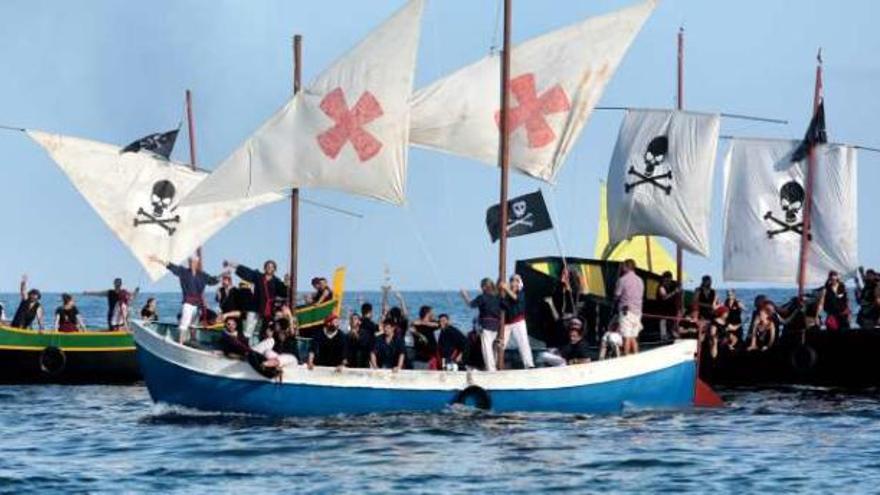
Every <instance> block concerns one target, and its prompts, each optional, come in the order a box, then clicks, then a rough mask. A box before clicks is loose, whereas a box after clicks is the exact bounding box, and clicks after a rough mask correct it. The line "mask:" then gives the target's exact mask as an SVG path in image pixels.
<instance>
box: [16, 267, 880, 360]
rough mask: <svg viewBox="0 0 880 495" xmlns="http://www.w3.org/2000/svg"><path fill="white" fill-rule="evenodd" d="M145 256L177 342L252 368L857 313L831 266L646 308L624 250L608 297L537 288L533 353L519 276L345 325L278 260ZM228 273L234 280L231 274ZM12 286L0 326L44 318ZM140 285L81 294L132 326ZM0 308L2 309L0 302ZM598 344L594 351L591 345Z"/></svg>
mask: <svg viewBox="0 0 880 495" xmlns="http://www.w3.org/2000/svg"><path fill="white" fill-rule="evenodd" d="M152 260H153V261H154V262H156V263H161V264H162V265H163V266H165V267H166V268H167V269H168V271H169V272H170V273H171V274H173V275H175V276H176V277H177V278H178V281H179V284H180V290H181V302H180V309H179V311H178V314H177V338H178V341H179V343H181V344H185V343H186V344H189V345H199V344H198V335H197V329H198V328H201V327H205V326H211V325H218V326H219V325H222V326H223V332H222V337H221V338H220V348H221V349H220V352H222V353H223V354H225V355H228V356H232V357H241V358H243V359H249V360H251V361H255V362H256V364H257V365H258V366H259V368H260V369H261V370H277V369H281V368H284V367H285V366H289V365H291V364H303V365H305V366H306V367H308V368H310V369H311V368H314V367H315V366H329V367H335V368H342V367H349V368H387V369H391V370H400V369H404V368H418V369H429V370H457V369H462V368H468V369H482V370H487V371H495V370H497V369H499V368H501V363H499V362H498V361H499V360H502V359H504V356H505V355H506V354H505V350H506V349H507V347H508V345H509V344H510V343H511V342H513V343H515V346H516V349H517V350H518V352H517V353H516V354H517V355H518V362H516V364H515V365H516V367H522V368H533V367H535V366H560V365H567V364H580V363H584V362H588V361H590V359H592V358H594V357H596V358H598V359H606V358H610V357H617V356H621V355H626V354H634V353H638V352H639V335H640V333H641V331H642V330H643V328H644V324H645V322H646V321H648V320H649V319H651V318H653V319H656V320H658V323H659V325H658V326H659V336H660V340H661V341H669V340H673V339H678V338H697V339H699V340H700V341H701V342H703V343H704V346H705V347H706V348H707V349H708V351H709V353H710V355H711V356H712V357H716V356H718V355H719V354H723V353H733V352H764V351H768V350H770V349H771V348H773V347H774V345H775V344H776V343H777V342H779V339H780V338H781V336H782V335H783V334H788V335H797V334H799V333H800V334H803V333H804V332H806V331H807V330H810V329H815V328H820V327H821V328H825V329H827V330H828V331H842V330H848V329H850V327H851V320H852V319H853V318H852V315H851V310H850V304H849V302H850V301H849V297H850V296H849V292H848V290H847V288H846V285H845V284H844V282H843V281H842V280H841V278H840V276H839V274H837V273H835V272H831V273H829V275H828V279H827V281H826V283H825V284H824V285H823V286H822V287H820V288H818V289H816V290H814V291H811V292H809V293H807V294H805V295H803V296H799V297H795V298H792V299H791V300H789V301H787V302H785V303H784V304H776V303H775V302H773V301H772V300H770V299H769V298H768V297H766V296H765V295H759V296H757V297H756V298H755V300H754V301H753V304H752V306H751V308H747V306H746V304H744V303H743V302H742V301H740V300H739V299H738V297H737V294H736V292H735V291H734V290H728V291H727V294H726V297H725V298H724V299H721V298H720V297H719V296H718V293H717V291H716V289H715V288H714V287H713V284H712V279H711V277H709V276H704V277H702V280H701V283H700V285H699V286H698V287H697V288H696V289H695V290H694V292H693V296H692V298H691V302H690V305H689V306H688V307H687V309H686V310H685V311H682V310H681V309H680V308H681V307H682V305H681V303H682V301H683V292H682V288H681V286H680V285H679V284H678V283H677V282H676V281H675V280H674V279H673V276H672V274H671V273H670V272H666V273H664V274H663V275H662V276H661V278H660V281H659V283H658V284H656V288H655V289H653V290H654V293H653V294H651V295H650V296H651V297H649V299H652V300H653V302H654V306H653V308H654V309H655V311H654V312H655V313H656V314H647V315H646V314H644V313H643V307H644V302H645V298H646V296H648V294H646V289H645V283H644V281H643V279H642V278H641V277H640V276H639V275H638V274H637V273H636V266H635V263H634V262H633V260H626V261H624V262H622V263H621V272H620V274H619V277H618V278H617V282H616V286H615V290H614V293H613V298H611V302H610V303H609V302H608V301H605V302H602V301H596V300H595V299H594V300H592V302H590V303H585V301H588V300H589V299H586V300H585V299H584V298H583V297H582V295H583V294H585V293H586V292H587V291H585V290H582V288H581V287H580V284H581V283H582V282H581V281H580V278H579V276H578V275H577V274H575V273H573V272H571V271H569V270H567V269H566V270H563V272H562V274H561V275H560V277H559V289H558V290H559V294H554V296H553V297H547V298H546V299H545V302H546V304H547V306H548V310H549V314H550V315H552V316H551V320H552V321H553V322H554V323H553V325H554V326H553V327H552V330H551V331H550V333H549V334H548V333H546V332H545V337H547V338H545V339H544V340H545V341H546V344H547V345H546V348H545V347H544V346H543V345H542V346H541V349H539V351H540V352H533V342H532V341H531V340H530V338H529V329H528V327H527V325H528V323H527V321H526V313H527V304H526V299H525V290H524V284H523V280H522V278H521V277H520V276H519V275H513V276H512V277H510V278H509V279H508V280H503V281H499V282H497V283H496V282H495V281H493V280H492V279H490V278H484V279H483V280H481V282H480V292H479V294H477V295H476V296H474V297H471V295H470V294H469V293H468V291H466V290H462V291H461V297H462V300H463V301H464V303H465V304H466V305H467V306H468V307H469V308H472V309H473V310H475V311H476V316H475V318H474V320H473V325H472V329H471V330H469V331H462V330H460V329H459V328H458V327H456V325H455V323H454V322H453V320H452V318H451V317H450V315H449V314H445V313H444V314H439V315H436V314H435V311H434V308H433V307H432V306H430V305H424V306H421V307H420V308H419V310H418V313H417V315H415V316H416V317H415V318H412V317H411V316H410V314H409V311H408V308H407V305H406V301H405V300H404V298H403V296H402V295H401V294H400V293H399V292H396V291H392V290H391V288H390V287H384V288H383V293H382V301H381V309H380V310H379V311H378V312H375V311H374V307H373V305H372V303H370V302H364V303H363V304H361V305H360V308H359V310H360V311H359V312H352V313H350V314H346V315H344V320H345V321H344V322H342V323H341V322H340V317H339V316H337V315H336V314H335V313H334V314H330V315H329V316H327V317H326V318H325V319H324V320H323V321H316V322H309V324H307V325H300V322H298V321H297V318H296V316H295V312H294V311H293V310H292V309H291V307H290V305H289V294H288V291H289V278H288V277H287V276H284V277H279V275H278V270H277V264H276V263H275V262H274V261H271V260H268V261H266V262H265V263H264V264H263V266H262V269H261V270H258V269H254V268H250V267H247V266H245V265H241V264H239V263H236V262H232V261H224V262H223V268H224V271H223V272H222V273H221V274H220V275H219V276H215V275H211V274H208V273H206V272H205V271H204V270H203V268H202V264H201V262H200V260H199V259H198V257H195V256H194V257H191V258H190V259H189V260H188V261H187V264H186V266H182V265H177V264H173V263H169V262H166V261H164V260H161V259H158V258H153V259H152ZM233 277H237V278H238V279H239V280H238V283H237V284H235V283H234V282H233ZM311 285H312V288H313V292H312V293H311V294H309V295H307V296H306V297H305V298H304V299H303V300H302V301H297V302H298V303H299V302H301V303H302V304H303V305H312V304H320V303H324V302H328V301H332V300H333V299H334V297H335V296H334V294H333V292H332V290H331V288H330V286H329V284H328V282H327V279H325V278H323V277H316V278H314V279H312V284H311ZM210 286H218V288H217V290H216V293H215V295H214V303H215V304H214V305H213V307H211V306H210V305H208V304H207V303H206V299H205V291H206V290H207V288H208V287H210ZM856 286H857V287H856V289H855V292H854V294H853V295H854V297H855V300H856V301H857V303H858V307H859V310H858V313H857V315H856V317H855V322H856V324H857V325H858V326H859V327H862V328H873V327H876V326H877V325H878V320H880V274H878V273H877V272H876V271H874V270H860V277H858V278H857V279H856ZM19 292H20V297H21V300H20V303H19V305H18V307H17V309H16V311H15V313H14V316H13V318H12V319H11V321H9V322H8V324H9V326H12V327H17V328H34V327H36V328H38V329H40V330H42V329H44V328H45V321H44V317H45V315H44V312H43V307H42V302H41V301H42V294H41V293H40V291H39V290H37V289H34V288H28V279H27V277H26V276H24V277H22V280H21V284H20V291H19ZM138 293H139V289H135V290H134V291H129V290H127V289H126V288H124V286H123V283H122V280H121V279H119V278H117V279H115V280H114V281H113V285H112V288H110V289H107V290H100V291H86V292H83V293H81V295H82V296H85V297H103V298H106V300H107V320H106V324H107V328H108V329H109V330H116V331H118V330H127V329H128V322H129V319H130V318H131V317H132V315H131V310H130V307H131V305H132V304H134V302H135V300H136V298H137V295H138ZM392 298H393V299H395V304H392V301H391V300H392ZM747 309H750V310H751V318H748V319H747V318H745V317H744V315H745V314H746V312H747ZM139 316H140V318H141V319H142V320H144V321H147V322H158V321H159V320H160V315H159V312H158V305H157V301H156V299H155V298H153V297H150V298H148V299H147V300H146V302H145V303H144V305H143V307H142V308H141V310H140V314H139ZM0 317H2V318H3V321H4V322H5V321H6V317H5V309H4V308H3V307H2V306H0ZM51 328H54V329H55V330H57V331H59V332H77V331H83V330H85V329H86V323H85V321H84V318H83V316H82V314H81V312H80V311H79V309H78V307H77V305H76V299H75V297H74V296H73V295H72V294H67V293H65V294H62V295H61V305H60V306H58V308H57V309H56V310H55V313H54V324H53V325H52V327H51ZM597 347H598V352H597V353H594V351H593V349H595V348H597ZM514 361H516V359H515V358H514ZM506 367H510V366H509V364H508V365H507V366H506Z"/></svg>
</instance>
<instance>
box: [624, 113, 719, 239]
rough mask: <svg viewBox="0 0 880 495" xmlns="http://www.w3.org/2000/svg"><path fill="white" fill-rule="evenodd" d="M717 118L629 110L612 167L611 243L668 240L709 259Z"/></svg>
mask: <svg viewBox="0 0 880 495" xmlns="http://www.w3.org/2000/svg"><path fill="white" fill-rule="evenodd" d="M720 124H721V118H720V116H719V115H718V114H701V113H692V112H682V111H675V110H630V111H627V112H626V115H625V117H624V119H623V124H621V126H620V133H619V134H618V137H617V145H616V146H615V148H614V155H613V156H612V158H611V166H610V167H609V169H608V228H609V244H610V245H612V246H613V245H617V244H618V243H619V242H621V241H624V240H626V239H629V238H631V237H633V236H637V235H655V236H661V237H666V238H668V239H670V240H671V241H673V242H675V243H677V244H679V245H680V246H682V248H684V249H686V250H688V251H690V252H693V253H696V254H699V255H702V256H708V255H709V219H710V213H711V211H710V210H711V206H712V177H713V174H714V170H715V153H716V151H717V149H718V130H719V127H720Z"/></svg>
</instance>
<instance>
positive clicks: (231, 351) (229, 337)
mask: <svg viewBox="0 0 880 495" xmlns="http://www.w3.org/2000/svg"><path fill="white" fill-rule="evenodd" d="M250 350H251V348H250V346H249V345H248V342H247V340H246V339H245V338H244V335H242V332H241V330H240V329H239V327H238V319H236V318H234V317H230V318H226V320H224V321H223V333H222V334H221V335H220V351H221V352H222V353H223V355H224V356H226V357H229V358H234V359H244V358H245V357H246V356H247V355H248V353H249V352H250Z"/></svg>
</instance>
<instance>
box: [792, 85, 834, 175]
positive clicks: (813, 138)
mask: <svg viewBox="0 0 880 495" xmlns="http://www.w3.org/2000/svg"><path fill="white" fill-rule="evenodd" d="M827 142H828V134H827V133H826V132H825V100H822V101H820V102H819V106H818V107H817V108H816V113H815V114H814V115H813V118H812V119H810V126H809V127H807V134H806V135H804V139H803V141H801V143H800V144H799V145H798V147H797V148H796V149H795V150H794V152H792V154H791V161H792V163H795V162H801V161H803V160H804V158H806V157H807V155H808V154H809V153H810V148H812V147H813V146H816V145H817V144H823V143H827Z"/></svg>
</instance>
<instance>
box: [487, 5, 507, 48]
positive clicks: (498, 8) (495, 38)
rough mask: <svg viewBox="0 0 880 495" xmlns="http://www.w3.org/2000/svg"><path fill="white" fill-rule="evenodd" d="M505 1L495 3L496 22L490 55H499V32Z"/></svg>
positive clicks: (490, 45) (490, 44)
mask: <svg viewBox="0 0 880 495" xmlns="http://www.w3.org/2000/svg"><path fill="white" fill-rule="evenodd" d="M503 1H504V0H496V2H495V22H494V23H493V25H494V30H493V31H492V41H491V42H490V43H489V55H495V54H496V53H498V31H499V30H500V28H501V4H502V2H503Z"/></svg>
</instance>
